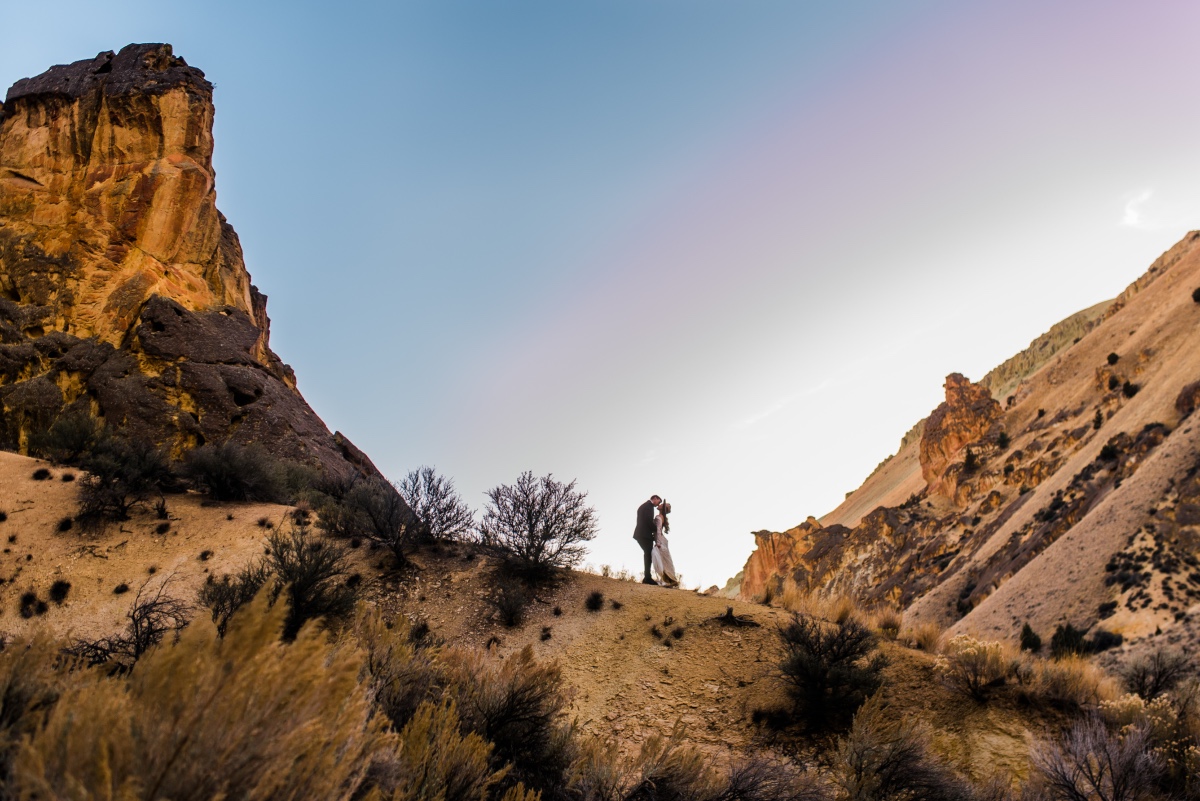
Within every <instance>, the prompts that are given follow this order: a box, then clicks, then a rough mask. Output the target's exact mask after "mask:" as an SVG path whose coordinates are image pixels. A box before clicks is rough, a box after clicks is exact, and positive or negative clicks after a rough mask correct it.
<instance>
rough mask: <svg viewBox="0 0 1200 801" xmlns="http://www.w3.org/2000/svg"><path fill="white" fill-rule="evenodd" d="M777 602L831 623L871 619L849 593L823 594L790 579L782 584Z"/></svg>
mask: <svg viewBox="0 0 1200 801" xmlns="http://www.w3.org/2000/svg"><path fill="white" fill-rule="evenodd" d="M779 604H780V606H782V607H783V608H784V609H786V610H788V611H789V612H794V613H796V614H798V615H802V616H804V617H815V618H820V619H822V620H828V621H831V622H833V623H845V622H846V621H847V620H849V619H851V618H856V619H857V620H859V621H864V622H866V621H870V619H871V616H870V615H868V614H867V613H866V612H864V611H863V610H862V608H861V607H859V605H858V602H857V601H855V600H854V599H853V598H851V597H850V596H849V595H841V594H839V595H824V594H822V593H820V592H819V591H815V590H807V589H803V588H801V587H800V586H798V585H797V584H796V583H795V582H794V581H791V580H789V581H788V582H787V583H786V584H785V585H784V587H783V592H782V593H780V596H779Z"/></svg>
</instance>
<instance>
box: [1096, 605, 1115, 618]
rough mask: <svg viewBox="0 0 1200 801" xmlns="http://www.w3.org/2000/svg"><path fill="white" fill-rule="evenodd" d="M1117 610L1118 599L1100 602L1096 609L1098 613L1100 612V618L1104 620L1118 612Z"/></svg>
mask: <svg viewBox="0 0 1200 801" xmlns="http://www.w3.org/2000/svg"><path fill="white" fill-rule="evenodd" d="M1116 611H1117V602H1116V601H1105V602H1104V603H1102V604H1100V606H1099V607H1098V608H1097V609H1096V614H1098V615H1099V616H1100V619H1101V620H1103V619H1105V618H1108V617H1112V616H1113V615H1114V614H1115V613H1116Z"/></svg>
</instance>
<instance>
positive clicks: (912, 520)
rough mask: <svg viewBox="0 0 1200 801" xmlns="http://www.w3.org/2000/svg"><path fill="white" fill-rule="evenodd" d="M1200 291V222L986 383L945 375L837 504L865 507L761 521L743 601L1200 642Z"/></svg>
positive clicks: (988, 628) (975, 628) (1147, 644)
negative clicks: (941, 388)
mask: <svg viewBox="0 0 1200 801" xmlns="http://www.w3.org/2000/svg"><path fill="white" fill-rule="evenodd" d="M1197 286H1200V235H1197V234H1196V233H1195V232H1193V233H1189V234H1188V235H1187V236H1185V237H1184V239H1183V240H1182V241H1181V242H1180V243H1179V244H1177V245H1176V246H1174V247H1173V248H1171V249H1170V250H1169V251H1167V252H1166V253H1165V254H1163V256H1162V257H1161V258H1160V259H1158V260H1157V261H1155V262H1154V264H1153V265H1151V267H1150V269H1149V270H1148V271H1147V273H1145V274H1144V275H1142V276H1141V277H1140V278H1138V279H1137V280H1136V281H1135V282H1134V283H1133V284H1131V285H1130V287H1129V288H1128V289H1127V290H1126V291H1125V292H1124V293H1122V295H1121V296H1120V297H1119V298H1118V300H1117V301H1115V302H1113V303H1111V304H1101V305H1099V306H1095V307H1092V308H1091V309H1088V310H1085V311H1084V312H1081V313H1080V314H1077V315H1074V316H1073V317H1072V318H1068V320H1067V321H1064V323H1062V324H1060V325H1058V326H1055V328H1054V329H1051V331H1050V332H1048V334H1046V335H1043V337H1039V339H1038V340H1035V341H1034V343H1032V345H1031V347H1030V349H1029V350H1028V351H1026V352H1023V353H1022V354H1018V356H1017V357H1014V359H1010V360H1009V361H1008V362H1006V363H1005V365H1003V366H1002V367H1003V369H1001V370H998V371H994V372H993V374H991V375H992V376H993V379H992V381H991V382H989V383H991V384H994V386H990V387H989V386H985V385H984V384H983V383H980V384H974V383H972V382H970V381H968V380H967V379H965V378H964V377H963V376H961V375H958V374H954V375H951V376H949V377H948V378H947V380H946V385H945V389H946V400H945V402H944V403H942V404H940V405H939V406H938V408H937V409H935V410H934V411H933V412H932V413H931V414H930V416H929V418H928V419H927V420H926V421H925V424H924V426H923V427H922V428H921V429H920V440H919V442H916V443H914V442H906V443H903V444H902V447H901V450H900V453H898V454H897V455H896V456H895V457H892V459H890V460H888V461H887V462H885V463H884V464H883V465H881V466H880V468H878V469H877V470H876V472H875V474H873V476H872V478H870V479H868V481H867V482H866V483H865V484H864V486H863V487H862V488H860V490H858V491H856V492H855V493H852V494H851V495H850V496H849V497H848V498H847V501H846V502H845V503H844V504H843V507H845V508H846V509H860V508H861V509H866V510H867V511H864V512H860V513H855V514H853V515H848V514H847V515H843V517H842V519H844V520H847V521H848V523H847V525H837V524H835V523H834V522H833V519H836V516H829V517H827V518H826V519H825V521H823V522H824V525H822V524H821V523H818V522H817V521H815V520H813V519H812V518H809V519H808V521H806V522H805V523H802V524H801V525H799V526H797V527H795V528H793V529H789V530H788V531H785V532H779V533H775V532H767V531H760V532H756V533H755V535H754V536H755V544H756V546H757V548H756V550H755V552H754V553H753V554H751V556H750V559H749V560H748V562H747V564H746V568H745V571H744V576H743V581H742V584H741V587H740V597H741V598H743V599H746V600H768V599H771V598H776V597H779V595H780V592H781V591H782V592H783V593H785V595H786V592H787V590H788V589H789V588H792V587H794V588H796V589H798V590H801V591H807V592H818V593H835V594H836V593H845V594H849V595H851V596H854V597H855V598H857V599H858V600H860V601H862V602H865V603H868V604H872V603H886V604H892V605H896V606H898V607H899V608H901V609H903V610H905V618H906V621H907V622H908V623H909V624H913V623H921V622H937V623H939V624H940V625H944V626H951V627H953V628H952V630H953V631H963V632H974V633H977V634H982V635H987V636H995V637H1003V636H1015V634H1016V633H1017V632H1018V631H1019V630H1020V629H1021V627H1022V625H1024V624H1025V623H1026V622H1028V623H1030V624H1031V625H1032V626H1033V627H1034V628H1035V630H1037V631H1039V632H1041V633H1042V634H1043V635H1047V634H1050V633H1052V632H1053V630H1054V627H1055V626H1057V625H1059V624H1063V623H1070V624H1072V625H1074V626H1076V627H1079V628H1083V629H1087V628H1089V627H1092V626H1103V627H1105V628H1107V629H1109V630H1110V631H1113V632H1116V633H1120V634H1122V635H1123V636H1124V637H1125V638H1126V641H1127V642H1132V644H1133V646H1132V648H1131V649H1130V650H1129V651H1127V652H1126V653H1136V652H1138V651H1139V650H1141V651H1145V650H1147V649H1150V648H1152V646H1153V644H1154V642H1156V641H1157V640H1156V638H1158V637H1160V636H1161V637H1164V638H1165V639H1166V641H1167V642H1168V643H1189V642H1191V643H1200V612H1197V611H1196V610H1200V545H1198V543H1200V515H1198V514H1197V512H1196V509H1197V507H1196V503H1195V496H1196V492H1195V491H1194V490H1195V488H1196V487H1197V486H1200V484H1197V478H1196V477H1197V476H1198V475H1200V425H1198V424H1197V422H1196V414H1197V413H1198V412H1197V408H1198V407H1200V389H1198V387H1200V348H1197V347H1196V341H1197V335H1198V332H1200V305H1198V304H1196V303H1195V302H1194V301H1193V300H1192V293H1193V292H1194V291H1195V288H1196V287H1197ZM1064 332H1066V333H1064ZM1072 332H1074V336H1070V335H1069V334H1071V333H1072ZM1026 370H1029V371H1030V372H1025V371H1026ZM997 376H999V378H996V377H997ZM1000 379H1002V380H1000ZM993 391H1009V392H1011V396H1005V399H1006V403H1005V404H1004V405H1003V406H1002V405H1001V404H1000V403H999V402H998V401H997V400H996V399H995V398H994V397H993ZM914 451H916V453H914ZM901 490H903V494H902V495H901V494H900V491H901ZM881 499H886V501H884V500H881ZM839 508H842V507H839Z"/></svg>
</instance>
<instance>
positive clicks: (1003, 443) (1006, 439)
mask: <svg viewBox="0 0 1200 801" xmlns="http://www.w3.org/2000/svg"><path fill="white" fill-rule="evenodd" d="M996 445H997V446H998V447H999V448H1000V450H1002V451H1006V450H1008V446H1009V445H1012V437H1010V436H1009V435H1008V432H1007V431H1001V432H1000V436H998V437H996Z"/></svg>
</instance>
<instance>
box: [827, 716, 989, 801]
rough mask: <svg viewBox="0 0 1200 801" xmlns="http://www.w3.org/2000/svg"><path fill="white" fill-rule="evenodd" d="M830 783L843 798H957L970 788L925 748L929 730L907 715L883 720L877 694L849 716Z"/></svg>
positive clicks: (882, 800)
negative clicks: (851, 720)
mask: <svg viewBox="0 0 1200 801" xmlns="http://www.w3.org/2000/svg"><path fill="white" fill-rule="evenodd" d="M833 781H834V783H835V784H836V785H837V787H838V789H839V790H840V793H839V797H840V798H844V799H847V801H894V800H895V801H899V800H900V799H922V801H942V800H943V799H944V800H945V801H951V799H953V800H954V801H958V799H963V801H966V799H969V798H971V792H970V788H969V787H968V786H967V785H966V784H965V783H964V782H963V781H962V780H961V779H959V778H958V777H957V776H956V775H955V774H954V773H953V771H951V770H950V769H949V768H948V767H947V766H946V765H944V764H943V763H942V762H941V761H940V760H938V759H937V758H936V757H934V756H933V754H932V752H931V750H930V740H929V733H928V732H927V731H926V730H925V729H924V728H923V727H922V726H921V725H920V724H919V723H918V722H916V721H915V720H913V719H912V717H911V716H901V717H900V719H898V720H892V719H889V717H888V715H887V708H886V706H885V705H884V704H883V702H882V701H881V700H880V699H879V698H872V699H871V700H869V701H867V702H866V703H865V704H864V705H863V707H862V708H861V709H860V710H859V711H858V714H857V715H855V716H854V724H853V726H851V728H850V732H849V733H848V734H847V735H846V736H845V737H844V738H842V739H841V740H840V741H839V742H838V746H837V749H836V751H835V752H834V755H833Z"/></svg>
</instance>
